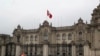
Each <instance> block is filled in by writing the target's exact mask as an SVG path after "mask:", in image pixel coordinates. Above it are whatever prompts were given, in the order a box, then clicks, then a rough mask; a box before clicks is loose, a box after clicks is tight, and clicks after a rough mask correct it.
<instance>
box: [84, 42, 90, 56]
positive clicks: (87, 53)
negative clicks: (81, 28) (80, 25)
mask: <svg viewBox="0 0 100 56" xmlns="http://www.w3.org/2000/svg"><path fill="white" fill-rule="evenodd" d="M84 56H90V51H89V46H88V44H85V45H84Z"/></svg>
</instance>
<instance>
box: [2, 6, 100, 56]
mask: <svg viewBox="0 0 100 56" xmlns="http://www.w3.org/2000/svg"><path fill="white" fill-rule="evenodd" d="M23 52H24V53H25V55H26V56H100V5H98V6H97V8H95V9H94V10H93V13H92V18H91V23H89V24H87V23H84V22H83V20H82V19H81V18H80V19H79V20H78V22H77V23H75V24H74V25H72V26H64V27H54V26H52V24H49V22H48V21H44V22H43V24H40V25H39V28H37V29H23V28H22V27H21V26H20V25H18V26H17V28H16V29H14V31H13V36H12V37H11V36H10V35H6V34H0V56H21V54H22V53H23Z"/></svg>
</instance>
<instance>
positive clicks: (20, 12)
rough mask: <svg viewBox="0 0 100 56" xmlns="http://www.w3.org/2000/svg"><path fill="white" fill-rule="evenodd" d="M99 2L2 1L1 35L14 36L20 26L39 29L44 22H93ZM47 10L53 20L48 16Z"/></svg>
mask: <svg viewBox="0 0 100 56" xmlns="http://www.w3.org/2000/svg"><path fill="white" fill-rule="evenodd" d="M98 4H99V0H0V34H2V33H5V34H12V32H13V30H14V29H15V28H16V27H17V25H18V24H20V25H21V26H22V27H23V28H24V29H34V28H38V26H39V24H40V23H42V22H43V21H44V20H48V21H49V22H52V25H53V26H68V25H73V24H74V22H77V20H78V19H79V18H80V17H81V18H82V19H83V20H84V21H88V23H89V22H90V20H91V13H92V11H93V9H94V8H96V7H97V5H98ZM47 9H48V10H49V11H50V12H51V13H52V15H53V18H52V19H48V18H47V16H46V12H47Z"/></svg>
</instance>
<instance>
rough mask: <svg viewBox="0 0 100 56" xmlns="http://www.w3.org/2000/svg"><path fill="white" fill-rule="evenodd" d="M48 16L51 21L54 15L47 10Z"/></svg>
mask: <svg viewBox="0 0 100 56" xmlns="http://www.w3.org/2000/svg"><path fill="white" fill-rule="evenodd" d="M47 16H48V17H49V18H50V19H51V18H52V14H51V13H50V12H49V11H48V10H47Z"/></svg>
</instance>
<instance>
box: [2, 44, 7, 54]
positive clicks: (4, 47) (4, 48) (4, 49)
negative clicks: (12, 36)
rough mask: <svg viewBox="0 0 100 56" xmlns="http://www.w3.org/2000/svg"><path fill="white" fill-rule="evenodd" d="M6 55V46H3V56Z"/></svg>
mask: <svg viewBox="0 0 100 56" xmlns="http://www.w3.org/2000/svg"><path fill="white" fill-rule="evenodd" d="M5 53H6V46H5V45H3V46H2V47H1V56H5Z"/></svg>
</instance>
